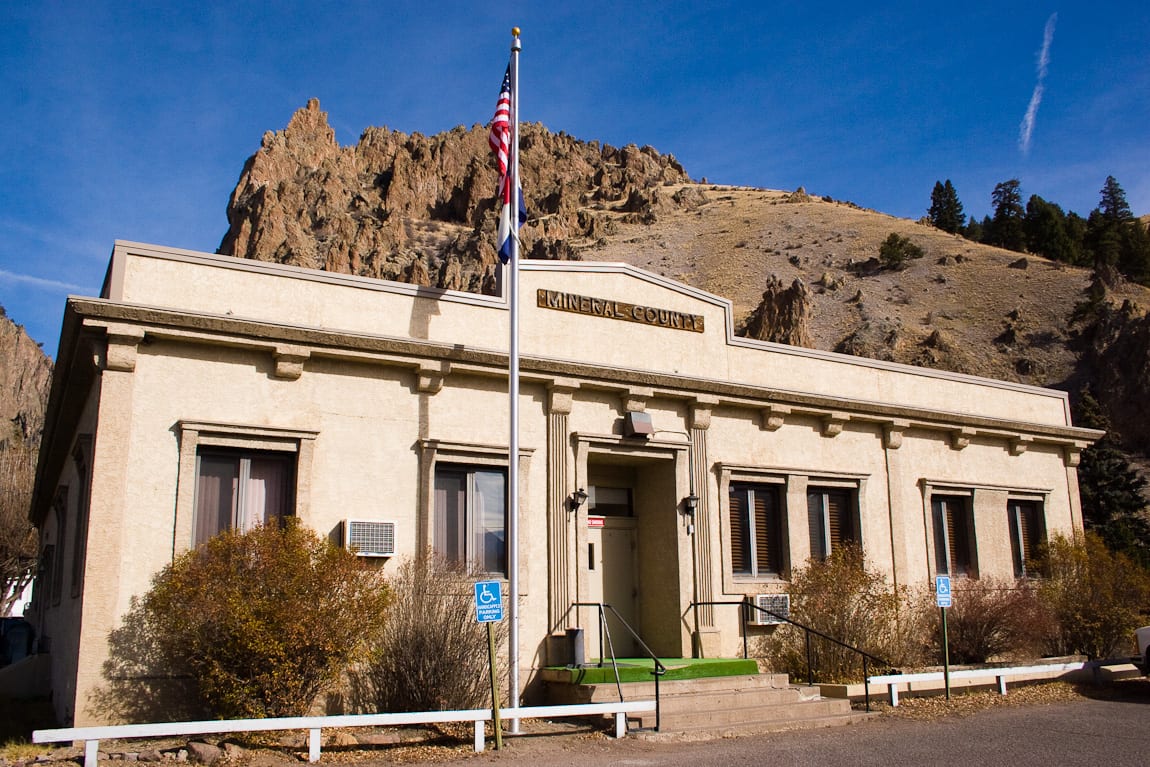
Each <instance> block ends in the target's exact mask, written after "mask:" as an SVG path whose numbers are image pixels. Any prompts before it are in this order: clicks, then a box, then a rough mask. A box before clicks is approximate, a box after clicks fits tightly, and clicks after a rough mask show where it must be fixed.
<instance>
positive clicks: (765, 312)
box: [745, 275, 812, 348]
mask: <svg viewBox="0 0 1150 767" xmlns="http://www.w3.org/2000/svg"><path fill="white" fill-rule="evenodd" d="M810 311H811V296H810V290H808V289H807V286H806V284H805V283H804V282H803V281H802V280H799V279H796V280H795V281H794V282H792V283H791V286H790V287H789V288H784V287H783V281H782V280H780V279H779V278H778V277H776V276H774V275H771V276H770V277H769V278H768V279H767V289H766V290H764V291H763V300H762V301H761V302H760V303H759V305H758V307H756V309H755V311H754V312H752V313H751V316H750V318H749V319H748V320H747V324H746V329H745V335H746V336H747V337H749V338H757V339H758V340H760V341H774V342H775V343H780V344H790V345H791V346H806V347H808V348H809V347H811V346H812V344H811V333H810V327H809V317H810Z"/></svg>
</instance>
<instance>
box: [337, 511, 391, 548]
mask: <svg viewBox="0 0 1150 767" xmlns="http://www.w3.org/2000/svg"><path fill="white" fill-rule="evenodd" d="M343 547H344V548H345V549H353V550H354V551H355V553H356V554H358V555H359V556H361V557H393V556H395V523H394V522H376V521H373V520H367V519H345V520H344V521H343Z"/></svg>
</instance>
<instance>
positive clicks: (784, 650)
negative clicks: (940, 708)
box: [758, 546, 930, 682]
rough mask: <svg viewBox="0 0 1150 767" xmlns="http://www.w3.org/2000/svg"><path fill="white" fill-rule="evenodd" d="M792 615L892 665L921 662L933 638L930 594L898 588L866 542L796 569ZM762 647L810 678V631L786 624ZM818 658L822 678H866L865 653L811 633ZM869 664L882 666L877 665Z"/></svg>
mask: <svg viewBox="0 0 1150 767" xmlns="http://www.w3.org/2000/svg"><path fill="white" fill-rule="evenodd" d="M790 593H791V619H792V620H794V621H796V622H798V623H802V624H804V625H806V626H810V627H811V628H813V629H816V630H818V631H821V632H822V633H824V634H826V635H828V636H831V637H834V638H835V639H837V640H839V641H840V642H844V643H845V644H848V645H851V646H853V647H857V648H859V649H861V650H864V651H866V652H868V653H870V654H871V655H873V656H876V657H878V658H880V659H882V660H884V661H886V662H888V663H890V664H891V665H892V666H909V665H917V664H919V663H921V662H922V661H923V660H924V658H925V653H926V652H927V651H928V649H929V646H930V629H929V627H928V626H929V621H930V618H929V615H930V612H929V610H927V609H925V607H924V604H925V600H924V598H922V597H921V596H918V597H916V596H915V595H913V594H911V593H910V592H909V591H908V590H906V589H900V590H897V591H896V590H894V589H892V588H891V587H890V586H889V585H888V584H887V582H886V580H885V579H884V578H883V576H882V575H880V574H878V573H877V572H873V571H870V570H867V569H866V566H865V563H864V560H863V554H862V549H860V548H859V547H857V546H844V547H842V548H841V549H839V550H837V551H835V552H834V553H833V554H832V555H831V556H830V557H828V558H827V559H825V560H818V561H811V562H810V563H809V565H808V566H807V567H806V568H801V569H796V570H795V571H794V572H793V573H792V577H791V587H790ZM758 649H759V654H760V655H761V656H762V657H764V658H766V660H767V662H768V663H769V665H770V666H771V667H772V668H774V669H775V670H776V671H780V672H786V673H789V674H791V675H792V676H793V677H796V678H804V679H805V678H806V675H807V654H806V640H805V636H804V632H803V631H802V630H801V629H799V628H797V627H794V626H790V625H783V626H779V627H778V628H777V629H775V631H774V633H773V634H771V635H770V636H767V637H764V638H763V639H762V640H761V641H760V644H759V648H758ZM811 666H812V670H813V672H814V677H815V680H816V681H819V682H846V681H858V680H860V679H861V678H862V662H861V660H860V658H859V656H858V654H857V653H854V652H852V651H850V650H847V649H845V648H842V647H839V646H838V645H836V644H834V643H833V642H828V641H826V640H822V639H820V638H818V637H817V636H815V635H812V637H811ZM868 671H871V672H872V673H873V672H874V671H875V669H874V668H873V665H872V667H871V668H870V669H868Z"/></svg>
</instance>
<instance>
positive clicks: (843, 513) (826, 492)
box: [807, 487, 859, 559]
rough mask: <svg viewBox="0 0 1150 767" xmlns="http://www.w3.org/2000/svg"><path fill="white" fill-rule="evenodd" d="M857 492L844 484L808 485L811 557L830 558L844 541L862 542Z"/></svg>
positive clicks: (845, 542)
mask: <svg viewBox="0 0 1150 767" xmlns="http://www.w3.org/2000/svg"><path fill="white" fill-rule="evenodd" d="M855 498H856V494H855V493H854V491H852V490H850V489H848V488H842V487H810V488H808V489H807V523H808V526H809V529H810V538H811V558H812V559H826V558H827V557H829V556H830V555H831V554H833V553H834V552H836V551H838V550H839V549H840V548H841V547H842V546H843V545H844V544H847V543H858V542H859V534H858V527H859V526H858V504H857V502H856V501H855Z"/></svg>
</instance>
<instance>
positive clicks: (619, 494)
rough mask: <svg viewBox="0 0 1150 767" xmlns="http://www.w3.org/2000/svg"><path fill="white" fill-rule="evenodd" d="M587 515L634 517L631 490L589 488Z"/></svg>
mask: <svg viewBox="0 0 1150 767" xmlns="http://www.w3.org/2000/svg"><path fill="white" fill-rule="evenodd" d="M587 513H588V514H596V515H598V516H602V517H633V516H634V515H635V511H634V507H633V505H632V503H631V488H629V487H604V486H602V485H591V486H590V487H589V488H587Z"/></svg>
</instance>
